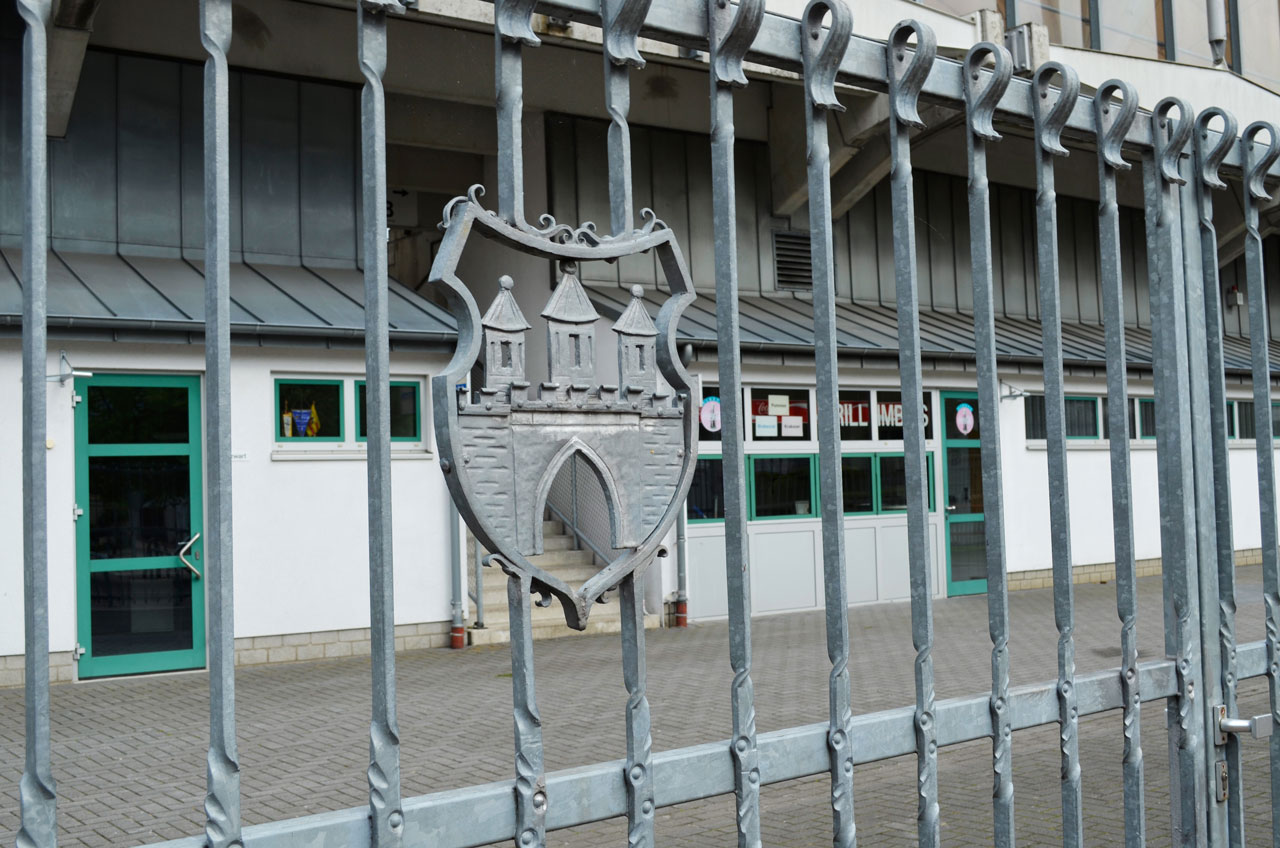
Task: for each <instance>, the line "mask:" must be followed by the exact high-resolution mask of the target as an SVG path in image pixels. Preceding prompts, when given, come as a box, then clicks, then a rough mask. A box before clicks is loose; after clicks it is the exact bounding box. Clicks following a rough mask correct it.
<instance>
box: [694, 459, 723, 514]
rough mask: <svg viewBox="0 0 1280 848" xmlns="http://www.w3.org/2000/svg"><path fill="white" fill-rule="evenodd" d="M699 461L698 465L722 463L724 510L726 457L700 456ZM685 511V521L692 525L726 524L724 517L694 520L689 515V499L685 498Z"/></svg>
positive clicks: (721, 480) (721, 494) (721, 481)
mask: <svg viewBox="0 0 1280 848" xmlns="http://www.w3.org/2000/svg"><path fill="white" fill-rule="evenodd" d="M697 461H698V463H702V462H718V463H720V497H721V508H722V509H723V499H724V457H723V456H721V455H719V454H705V455H699V456H698V460H697ZM694 475H695V476H696V475H697V468H696V466H695V468H694ZM684 509H685V519H686V520H687V521H688V523H690V524H724V517H723V516H721V517H719V518H694V517H693V516H692V515H690V514H689V499H688V498H685V504H684Z"/></svg>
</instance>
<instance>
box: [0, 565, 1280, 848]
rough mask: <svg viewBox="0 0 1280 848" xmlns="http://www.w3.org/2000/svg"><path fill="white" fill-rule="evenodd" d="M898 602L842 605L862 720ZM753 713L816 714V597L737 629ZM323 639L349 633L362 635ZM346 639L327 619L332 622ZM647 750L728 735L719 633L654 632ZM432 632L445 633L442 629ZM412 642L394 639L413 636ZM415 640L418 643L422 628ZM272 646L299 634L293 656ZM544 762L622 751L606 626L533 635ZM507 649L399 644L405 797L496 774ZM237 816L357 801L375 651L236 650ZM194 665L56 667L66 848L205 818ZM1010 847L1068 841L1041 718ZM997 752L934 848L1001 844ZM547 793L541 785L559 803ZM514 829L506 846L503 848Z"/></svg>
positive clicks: (1093, 835) (1089, 783)
mask: <svg viewBox="0 0 1280 848" xmlns="http://www.w3.org/2000/svg"><path fill="white" fill-rule="evenodd" d="M1239 579H1240V591H1239V593H1238V607H1239V610H1238V614H1237V615H1238V627H1239V631H1240V639H1241V641H1251V640H1257V639H1261V638H1262V636H1263V609H1262V589H1261V570H1260V569H1259V568H1257V567H1245V568H1241V569H1240V571H1239ZM1075 591H1076V604H1077V607H1076V618H1077V629H1076V635H1077V648H1076V659H1077V671H1078V672H1079V673H1085V672H1088V671H1096V670H1100V669H1105V668H1111V667H1114V665H1115V664H1116V662H1117V660H1118V658H1119V650H1118V647H1117V646H1118V644H1119V642H1118V639H1119V636H1118V634H1119V627H1120V625H1119V620H1118V618H1117V616H1116V607H1115V588H1114V584H1107V585H1093V584H1081V585H1078V586H1077V587H1076V589H1075ZM1139 595H1140V603H1141V612H1140V618H1139V641H1140V645H1141V647H1142V656H1143V659H1154V658H1158V657H1161V656H1163V654H1164V651H1163V646H1164V635H1163V634H1164V631H1163V627H1162V623H1161V615H1162V599H1161V584H1160V581H1159V579H1158V578H1144V579H1143V580H1141V581H1140V586H1139ZM1010 609H1011V620H1012V641H1011V645H1010V654H1011V657H1012V681H1013V684H1014V685H1022V684H1028V683H1035V682H1040V681H1043V680H1045V679H1047V678H1050V677H1054V676H1056V668H1057V638H1058V636H1057V631H1056V629H1055V628H1054V625H1053V598H1052V593H1051V592H1049V591H1047V590H1027V591H1022V592H1016V593H1013V594H1012V595H1011V596H1010ZM910 612H911V611H910V606H909V605H907V604H881V605H874V606H863V607H857V608H854V609H853V610H851V611H850V613H849V628H850V643H851V645H852V656H851V662H850V672H851V679H852V696H853V706H854V709H855V711H856V712H858V713H864V712H869V711H875V710H882V709H888V708H894V707H901V706H906V705H910V704H912V703H913V702H914V689H913V686H914V683H913V660H914V656H915V655H914V651H913V649H912V647H911V625H910ZM935 627H936V631H937V646H936V649H935V651H934V662H935V670H936V676H937V692H938V697H939V698H940V699H941V698H950V697H956V696H961V695H969V694H973V693H975V692H983V691H985V690H986V689H987V687H988V685H989V681H990V674H991V670H990V650H991V646H990V642H989V640H988V636H987V616H986V603H985V600H984V599H983V598H982V597H971V598H952V599H948V600H945V601H943V600H940V601H938V602H937V603H936V605H935ZM752 629H753V644H754V667H753V673H752V677H753V680H754V683H755V689H756V708H757V723H758V726H759V729H760V731H762V732H764V731H770V730H779V729H782V728H786V727H792V726H795V725H800V724H807V723H812V722H823V721H826V719H827V675H828V672H829V670H830V665H829V663H828V661H827V657H826V647H825V633H824V628H823V617H822V614H821V613H800V614H794V615H781V616H770V617H763V618H758V619H755V620H754V621H753V622H752ZM346 633H347V634H350V639H349V641H340V642H336V643H330V644H328V645H325V646H324V648H325V651H326V653H328V652H329V651H330V650H331V649H332V650H342V649H344V648H345V649H346V651H347V652H350V651H351V650H352V649H353V648H356V647H357V646H359V648H363V649H364V650H365V651H367V647H366V645H367V643H365V644H361V643H362V642H363V640H365V639H367V638H368V632H367V631H363V632H362V631H360V630H351V631H346ZM342 635H343V634H341V633H340V634H339V636H340V637H341V636H342ZM645 637H646V644H647V648H648V659H649V700H650V703H651V706H652V711H653V740H654V750H655V751H661V750H667V749H672V748H678V747H683V746H686V745H693V744H698V743H702V742H708V741H716V740H724V739H727V738H728V737H729V734H730V728H731V717H730V713H729V702H728V697H729V686H730V683H731V681H732V674H731V671H730V668H729V660H728V631H727V626H726V625H725V624H724V623H706V624H698V625H694V626H692V627H690V628H688V629H687V630H684V631H679V630H658V631H652V630H651V631H648V632H646V634H645ZM439 638H441V639H443V638H447V637H446V636H443V635H442V636H440V637H439ZM408 642H409V639H408V638H406V643H408ZM415 644H419V643H416V642H415ZM286 650H292V648H290V649H286ZM534 652H535V657H536V659H535V661H536V666H537V683H538V701H539V707H540V710H541V713H542V718H543V725H544V733H545V745H546V758H547V766H548V769H550V770H557V769H564V768H570V767H573V766H580V765H585V764H588V763H593V762H599V761H602V760H609V759H614V758H619V757H622V756H623V755H624V754H625V749H626V743H625V737H624V735H623V734H624V713H623V709H624V706H625V704H626V690H625V688H624V687H623V683H622V670H621V645H620V642H619V638H618V636H617V635H616V634H613V635H599V636H586V637H581V638H576V639H563V640H552V641H547V642H539V643H538V644H537V645H536V646H535V649H534ZM510 671H511V666H510V656H509V654H508V652H507V648H506V646H505V645H499V646H487V647H474V648H468V649H467V650H464V651H451V650H448V649H423V650H411V651H406V652H404V653H401V654H399V655H398V656H397V689H398V694H399V698H398V712H399V724H400V736H401V742H402V772H403V786H404V794H405V796H406V797H408V796H413V795H418V794H423V793H427V792H435V791H440V790H445V789H452V788H456V787H459V786H463V785H467V784H475V783H485V782H488V781H494V780H506V779H509V778H510V776H511V774H512V771H513V766H512V761H513V750H512V734H511V731H510V722H511V719H510V710H511V708H510V703H511V679H510ZM236 687H237V696H238V715H237V722H238V730H239V746H240V759H241V766H242V780H243V812H244V820H245V823H246V824H258V823H263V822H268V821H272V820H276V819H280V818H288V817H293V816H300V815H308V814H312V813H318V812H324V811H327V810H337V809H344V808H348V807H352V806H359V805H362V804H364V803H366V801H367V792H368V789H367V784H366V777H365V769H366V767H367V763H366V758H367V755H368V744H369V743H368V732H369V730H368V728H369V712H370V697H369V658H368V657H367V656H346V657H340V658H332V659H324V660H315V661H310V662H297V663H288V664H283V665H261V666H246V667H241V668H239V669H238V670H237V673H236ZM207 697H208V680H207V676H205V675H203V674H181V675H163V676H156V677H136V678H127V679H118V680H105V681H93V682H84V683H79V684H74V685H72V684H61V685H56V686H54V687H53V688H52V722H53V752H54V774H55V777H56V778H57V780H58V789H59V799H58V813H59V824H60V828H61V832H60V836H59V845H60V846H63V848H99V847H100V846H113V848H114V846H125V845H138V844H148V843H153V842H159V841H163V840H167V839H176V838H179V837H182V836H193V835H197V834H199V833H201V832H202V828H203V811H202V804H203V800H204V774H205V745H206V740H207V733H208V725H207V721H208V719H207V709H206V706H205V705H206V699H207ZM1240 702H1241V707H1240V711H1241V713H1248V714H1252V715H1257V714H1261V713H1264V712H1266V711H1267V694H1266V688H1265V685H1264V683H1263V681H1261V680H1249V681H1245V682H1243V683H1242V684H1241V686H1240ZM1164 712H1165V711H1164V708H1163V705H1161V704H1158V703H1151V704H1148V705H1146V706H1145V707H1144V710H1143V724H1142V727H1143V741H1144V745H1143V750H1144V755H1145V764H1146V770H1145V784H1146V800H1147V812H1146V823H1147V828H1148V844H1150V845H1167V844H1170V828H1169V821H1170V811H1169V801H1168V797H1169V766H1168V746H1167V731H1166V721H1165V715H1164ZM23 734H24V723H23V709H22V690H21V689H6V690H0V845H11V844H13V843H14V840H15V838H16V831H17V828H18V825H19V817H18V802H17V785H18V781H19V779H20V778H21V774H22V762H23ZM1121 739H1122V737H1121V726H1120V716H1119V714H1118V713H1108V714H1104V715H1100V716H1090V717H1086V718H1084V719H1082V720H1081V722H1080V756H1081V762H1082V767H1083V788H1084V820H1085V844H1087V845H1115V844H1118V843H1119V842H1120V840H1119V837H1118V834H1120V833H1121V832H1122V831H1123V808H1122V805H1121V793H1120V755H1121V750H1122V749H1121ZM1243 752H1244V773H1245V775H1246V786H1245V799H1244V800H1245V811H1246V821H1245V824H1246V833H1247V836H1248V838H1249V844H1265V843H1268V842H1269V834H1270V826H1271V819H1270V803H1269V798H1268V791H1269V786H1268V780H1267V773H1268V765H1267V746H1266V745H1265V743H1252V742H1246V743H1245V744H1244V745H1243ZM1013 768H1014V779H1015V815H1016V823H1017V832H1018V838H1019V844H1021V845H1030V846H1044V845H1054V844H1061V819H1060V794H1059V793H1060V784H1059V779H1058V775H1059V752H1058V736H1057V728H1056V726H1054V725H1049V726H1044V727H1038V728H1031V729H1028V730H1023V731H1019V732H1018V733H1016V734H1015V736H1014V742H1013ZM990 769H991V746H990V743H988V742H986V741H985V740H982V741H977V742H970V743H966V744H963V745H956V746H951V747H947V748H944V749H943V750H942V752H941V754H940V758H939V784H940V797H939V803H940V807H941V816H942V818H941V827H942V838H943V843H944V844H946V845H948V846H971V845H972V846H989V845H990V844H991V842H992V836H991V834H992V822H991V818H992V813H991V777H990ZM915 786H916V764H915V758H914V757H900V758H897V759H894V760H890V761H886V762H881V763H873V764H868V765H862V766H859V767H858V768H857V770H856V771H855V774H854V792H855V796H854V797H855V808H856V816H857V826H858V842H859V845H862V846H900V845H907V844H913V843H914V842H915V828H916V824H915V822H916V794H915ZM828 792H829V782H828V779H827V777H826V776H825V775H816V776H812V777H807V778H802V779H799V780H793V781H788V782H786V783H779V784H774V785H770V786H766V787H764V788H763V790H762V793H761V805H762V811H763V815H762V833H763V841H764V844H765V845H768V846H811V845H822V844H830V839H831V819H830V807H829V804H828V797H827V796H828ZM553 803H554V799H553ZM733 811H734V802H733V798H732V797H729V796H722V797H717V798H709V799H705V800H703V801H698V802H694V803H689V804H682V805H679V806H676V807H669V808H664V809H662V810H659V811H658V813H657V818H656V829H657V835H658V843H659V844H660V845H671V846H679V848H703V847H704V846H708V847H709V846H715V847H716V848H722V847H725V848H732V846H735V845H736V844H737V841H736V837H735V830H734V819H733V815H734V812H733ZM625 835H626V822H625V820H622V819H611V820H608V821H603V822H594V823H592V824H589V825H583V826H581V827H577V828H569V829H566V830H562V831H557V832H554V833H552V834H550V835H549V836H548V845H550V846H556V848H597V847H598V846H601V845H609V844H617V843H619V842H624V841H625V838H626V837H625ZM507 844H508V845H509V843H507Z"/></svg>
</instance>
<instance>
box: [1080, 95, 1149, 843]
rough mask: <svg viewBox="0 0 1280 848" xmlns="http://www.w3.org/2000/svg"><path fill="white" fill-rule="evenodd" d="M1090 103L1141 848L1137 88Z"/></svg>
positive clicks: (1128, 782)
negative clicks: (1134, 253)
mask: <svg viewBox="0 0 1280 848" xmlns="http://www.w3.org/2000/svg"><path fill="white" fill-rule="evenodd" d="M1117 95H1119V99H1118V100H1117V99H1116V96H1117ZM1093 107H1094V121H1095V123H1096V126H1097V129H1096V132H1097V137H1098V139H1099V144H1098V256H1099V267H1100V269H1101V279H1100V282H1101V286H1102V313H1103V323H1104V325H1105V327H1106V337H1107V340H1106V344H1107V363H1108V367H1107V426H1108V428H1109V435H1110V436H1111V444H1110V451H1111V522H1112V526H1113V528H1114V530H1113V533H1114V548H1113V550H1114V551H1115V554H1114V556H1115V563H1116V611H1117V614H1118V615H1119V617H1120V691H1121V695H1122V698H1123V702H1124V718H1123V727H1124V756H1123V767H1122V768H1123V773H1124V817H1125V845H1126V846H1128V848H1140V846H1143V845H1145V844H1146V830H1147V825H1146V813H1145V810H1146V797H1145V790H1144V787H1143V766H1142V693H1141V691H1140V689H1139V686H1138V586H1137V566H1136V561H1135V559H1134V548H1133V503H1132V488H1131V486H1132V475H1131V473H1130V462H1129V379H1128V356H1127V354H1126V352H1125V338H1124V327H1125V320H1124V280H1123V279H1122V267H1121V247H1120V206H1119V204H1118V202H1117V200H1116V173H1117V172H1118V171H1123V170H1128V169H1129V167H1130V165H1129V163H1128V162H1126V161H1125V160H1124V158H1123V157H1122V156H1121V153H1120V148H1121V144H1122V143H1123V140H1124V137H1125V134H1126V133H1128V132H1129V127H1130V126H1131V125H1132V124H1133V121H1134V119H1135V118H1136V117H1137V115H1138V92H1137V90H1136V89H1135V88H1134V87H1133V86H1132V85H1130V84H1129V83H1127V82H1124V81H1123V80H1109V81H1107V82H1105V83H1103V84H1102V86H1101V87H1100V88H1099V89H1098V91H1097V93H1096V94H1095V95H1094V99H1093Z"/></svg>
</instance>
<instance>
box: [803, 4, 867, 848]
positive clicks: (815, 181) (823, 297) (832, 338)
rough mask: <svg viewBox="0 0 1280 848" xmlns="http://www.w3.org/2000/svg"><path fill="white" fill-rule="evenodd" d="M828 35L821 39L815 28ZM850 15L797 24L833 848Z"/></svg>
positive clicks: (846, 787) (849, 761) (809, 10)
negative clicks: (845, 82) (841, 241)
mask: <svg viewBox="0 0 1280 848" xmlns="http://www.w3.org/2000/svg"><path fill="white" fill-rule="evenodd" d="M828 13H829V14H830V15H831V29H830V31H828V32H827V35H826V38H825V39H824V38H822V20H823V18H824V17H826V15H827V14H828ZM852 31H853V13H852V12H850V11H849V7H848V6H847V5H845V3H844V0H810V3H809V5H808V6H807V7H805V11H804V17H803V18H802V19H801V35H800V41H801V45H802V48H801V49H802V54H803V58H804V80H805V91H806V97H805V136H806V140H807V144H808V156H809V238H810V252H811V255H812V257H813V335H814V342H815V345H814V346H815V358H816V364H817V386H818V414H817V417H816V419H815V421H816V429H817V432H818V485H819V496H818V501H819V503H821V505H822V574H823V581H822V582H823V605H824V607H825V608H826V624H827V657H828V658H829V659H830V660H831V675H830V678H829V681H828V700H829V705H830V706H829V710H830V713H829V717H828V731H827V750H828V755H829V757H830V768H831V810H832V830H833V834H834V844H835V845H836V848H851V846H853V845H854V844H855V842H856V836H855V834H856V830H855V825H854V817H853V709H852V705H851V703H850V693H849V614H848V600H847V598H848V593H847V590H846V584H845V581H846V576H845V551H844V495H843V489H842V485H841V483H842V480H841V471H840V468H841V463H840V428H839V421H840V418H839V409H840V406H839V403H840V395H839V374H838V366H837V362H836V357H837V348H836V305H835V256H834V249H833V246H832V233H831V150H830V148H829V145H828V141H827V113H828V112H829V111H831V110H833V109H834V110H842V109H843V108H844V107H843V106H841V105H840V101H839V100H837V99H836V92H835V78H836V70H837V68H839V66H840V60H841V59H842V58H844V53H845V50H847V49H848V47H849V36H850V34H851V33H852Z"/></svg>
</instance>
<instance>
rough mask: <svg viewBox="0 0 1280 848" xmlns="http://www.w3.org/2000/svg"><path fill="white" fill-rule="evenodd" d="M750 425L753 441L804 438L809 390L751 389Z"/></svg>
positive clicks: (787, 440) (800, 440) (806, 431)
mask: <svg viewBox="0 0 1280 848" xmlns="http://www.w3.org/2000/svg"><path fill="white" fill-rule="evenodd" d="M750 427H751V433H752V436H753V437H754V438H755V439H756V440H757V441H765V442H804V441H808V440H809V390H808V389H752V390H751V421H750Z"/></svg>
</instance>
